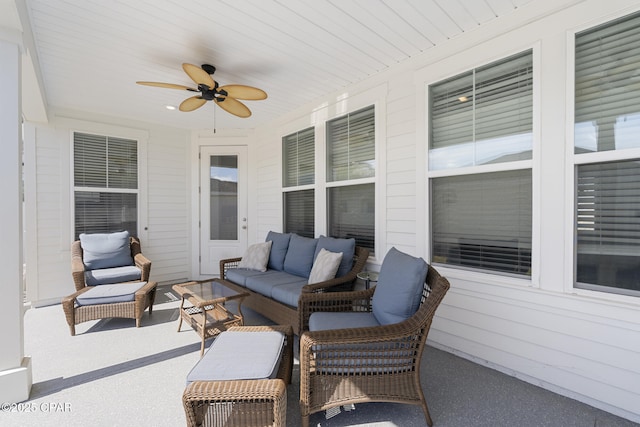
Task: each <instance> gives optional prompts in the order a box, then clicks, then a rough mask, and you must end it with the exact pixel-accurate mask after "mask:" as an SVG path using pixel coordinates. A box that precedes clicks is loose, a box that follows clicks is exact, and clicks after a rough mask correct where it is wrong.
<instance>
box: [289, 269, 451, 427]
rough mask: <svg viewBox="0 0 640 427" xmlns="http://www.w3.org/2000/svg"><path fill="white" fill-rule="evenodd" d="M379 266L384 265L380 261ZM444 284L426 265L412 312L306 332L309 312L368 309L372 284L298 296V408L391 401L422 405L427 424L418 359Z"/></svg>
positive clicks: (306, 421)
mask: <svg viewBox="0 0 640 427" xmlns="http://www.w3.org/2000/svg"><path fill="white" fill-rule="evenodd" d="M383 268H384V263H383ZM448 289H449V282H448V280H447V279H445V278H444V277H442V276H440V274H439V273H438V272H437V271H436V270H435V269H434V268H433V267H431V266H428V271H427V276H426V280H425V282H424V285H423V290H422V297H421V300H420V305H419V307H418V310H417V311H416V312H415V314H413V315H412V316H411V317H409V318H408V319H407V320H404V321H402V322H399V323H395V324H388V325H383V326H371V327H354V328H349V329H333V330H319V331H314V332H309V317H310V316H311V314H312V313H314V312H360V313H363V312H371V310H372V298H373V295H374V292H375V290H376V288H375V287H374V288H372V289H368V290H364V291H354V292H339V293H325V294H314V293H308V294H302V296H301V298H300V326H301V329H302V330H304V331H306V332H304V333H303V334H302V335H301V337H300V412H301V415H302V426H303V427H308V426H309V415H310V414H312V413H315V412H319V411H322V410H326V409H329V408H332V407H336V406H341V405H346V404H352V403H362V402H396V403H405V404H412V405H419V406H421V407H422V410H423V412H424V416H425V419H426V422H427V424H428V425H429V426H431V425H432V420H431V416H430V414H429V409H428V408H427V403H426V401H425V398H424V394H423V392H422V388H421V386H420V360H421V358H422V352H423V349H424V345H425V342H426V339H427V334H428V332H429V328H430V326H431V321H432V319H433V316H434V314H435V311H436V309H437V308H438V305H439V304H440V302H441V301H442V299H443V298H444V296H445V294H446V292H447V290H448Z"/></svg>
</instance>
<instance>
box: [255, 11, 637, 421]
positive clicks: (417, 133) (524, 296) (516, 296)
mask: <svg viewBox="0 0 640 427" xmlns="http://www.w3.org/2000/svg"><path fill="white" fill-rule="evenodd" d="M558 8H560V7H558ZM637 10H640V4H639V3H638V2H637V1H608V2H602V1H600V2H599V1H585V2H577V4H576V5H575V6H573V7H570V8H567V9H565V10H558V11H556V12H555V13H553V14H550V15H549V16H547V17H545V18H542V19H540V20H535V19H531V17H532V16H534V15H535V14H536V11H535V10H533V6H532V7H530V8H529V9H527V7H526V6H525V7H523V8H521V9H520V10H519V11H517V12H516V14H514V15H512V16H509V17H507V18H508V19H504V20H499V21H500V22H499V23H498V24H496V25H493V26H491V27H488V28H481V29H479V30H476V31H471V32H469V33H467V34H464V35H462V36H460V37H458V38H456V39H453V40H450V41H449V42H448V43H446V44H444V45H441V46H438V47H435V48H432V49H430V50H428V51H427V53H426V54H425V55H423V57H420V58H415V59H414V60H412V61H408V62H407V63H403V64H399V65H398V66H397V67H395V68H394V69H392V70H389V71H387V72H384V73H382V74H380V75H377V76H375V77H373V78H371V79H370V80H369V81H366V82H364V83H362V84H358V85H355V86H352V87H348V88H345V90H344V91H341V92H340V93H337V94H329V95H327V97H326V98H323V99H320V100H318V102H317V103H315V104H313V105H309V106H308V107H307V108H305V109H301V110H298V111H296V112H293V113H291V114H290V115H288V116H287V117H283V118H282V119H281V120H280V121H279V122H278V123H275V124H273V125H272V126H269V127H266V128H263V129H259V130H258V132H257V133H256V139H257V141H256V143H255V145H252V146H251V150H250V156H252V157H253V159H254V160H253V161H254V166H255V171H256V172H255V173H256V176H255V177H254V178H253V180H252V181H253V186H252V187H251V188H250V194H254V192H255V193H257V200H256V202H255V209H256V213H257V215H258V224H257V225H256V226H257V229H258V230H259V232H258V233H257V234H256V236H255V240H262V239H263V238H264V235H266V233H267V232H268V231H269V230H280V229H281V227H282V216H281V215H282V212H281V211H282V208H281V206H280V204H281V194H280V191H281V188H280V185H281V178H280V174H281V159H280V156H281V154H280V153H281V138H282V136H284V135H286V134H288V133H291V132H294V131H296V130H301V129H304V128H305V127H307V126H309V125H310V124H313V123H316V121H317V120H318V119H319V118H320V120H321V121H324V120H326V119H327V116H328V118H331V111H332V108H333V111H336V110H337V109H338V107H336V106H337V105H339V104H340V103H341V102H345V100H346V102H347V104H348V100H349V99H350V97H357V96H358V95H359V94H362V93H368V92H374V93H375V92H376V91H377V95H375V96H374V98H376V96H377V99H378V100H382V105H378V104H377V105H376V108H377V109H378V108H380V107H381V109H382V110H383V111H382V117H383V119H382V123H380V122H378V127H377V128H376V132H378V133H380V134H381V135H378V136H379V137H380V139H379V141H378V146H377V147H378V152H377V160H378V177H377V193H376V197H377V212H376V215H377V217H378V218H377V222H376V227H377V229H376V233H377V238H376V242H377V245H378V248H377V250H378V253H377V254H376V259H372V260H370V261H371V263H372V264H379V263H380V262H381V261H382V258H383V257H384V254H385V253H386V252H387V250H388V249H389V248H390V247H392V246H395V247H397V248H398V249H400V250H403V251H406V252H409V253H412V254H416V255H419V256H423V257H424V258H425V259H430V258H429V255H430V254H429V249H428V246H429V245H428V236H429V232H430V230H429V227H428V224H429V218H428V212H429V206H428V193H427V190H428V185H427V172H426V162H427V154H426V153H427V148H428V147H427V142H426V141H427V139H426V135H427V129H426V117H427V116H426V114H427V111H426V106H425V103H426V89H425V87H426V85H427V84H429V83H434V82H437V81H439V80H442V79H444V78H447V77H450V76H453V75H456V74H458V73H461V72H464V71H467V70H469V69H471V68H474V67H477V66H480V65H484V64H486V63H489V62H492V61H494V60H497V59H500V58H503V57H506V56H509V55H510V54H513V53H517V52H520V51H522V50H525V49H530V48H532V49H533V50H534V68H535V71H534V73H535V77H534V78H535V95H534V99H535V101H534V102H535V104H534V110H535V112H534V115H535V116H534V132H535V143H534V144H535V147H534V156H533V160H532V164H533V182H534V184H533V185H534V188H533V209H534V211H533V222H534V225H533V252H534V254H533V260H532V264H533V266H532V267H533V275H532V278H531V280H522V279H514V278H505V277H501V276H495V275H486V274H480V273H471V272H462V271H459V270H455V269H452V268H446V267H444V266H439V267H438V268H439V270H440V271H441V273H443V274H444V275H445V276H447V277H448V278H449V279H450V281H451V283H452V288H451V290H450V291H449V293H448V295H447V296H446V298H445V300H444V302H443V305H442V306H441V308H440V309H439V311H438V314H437V316H436V317H437V318H436V320H435V321H434V324H433V326H432V330H431V334H430V336H429V341H430V343H431V344H432V345H435V346H437V347H440V348H443V349H446V350H448V351H451V352H454V353H456V354H459V355H461V356H463V357H466V358H469V359H472V360H474V361H477V362H479V363H483V364H487V365H489V366H491V367H494V368H496V369H499V370H501V371H504V372H506V373H508V374H511V375H514V376H517V377H519V378H521V379H523V380H525V381H529V382H531V383H534V384H536V385H540V386H542V387H545V388H548V389H551V390H553V391H557V392H559V393H561V394H564V395H567V396H570V397H573V398H576V399H578V400H581V401H584V402H586V403H588V404H591V405H593V406H596V407H599V408H602V409H604V410H607V411H610V412H612V413H615V414H618V415H621V416H624V417H626V418H629V419H631V420H634V421H640V403H639V402H640V364H638V360H640V298H637V297H623V296H617V295H612V294H607V293H600V292H589V291H582V290H577V289H575V290H574V289H573V247H572V242H573V198H574V188H573V167H574V165H573V160H572V153H573V137H572V130H571V129H572V126H573V123H572V112H571V108H572V105H573V95H572V89H571V88H572V85H573V72H572V70H573V68H572V67H573V66H572V63H573V35H574V33H575V32H576V31H581V30H583V29H586V28H588V27H590V26H594V25H598V24H600V23H603V22H606V21H608V20H610V19H614V18H616V17H618V16H622V15H624V14H627V13H631V12H634V11H637ZM381 87H383V88H384V89H381ZM380 92H383V93H380ZM339 100H340V101H339ZM332 106H333V107H332ZM353 110H354V108H348V109H347V110H346V111H345V112H348V111H353ZM325 111H326V112H329V113H328V114H325V113H324V112H325ZM319 112H320V113H319ZM380 125H382V126H380ZM316 129H319V128H316ZM317 141H318V140H317ZM320 141H322V139H320ZM323 153H324V151H322V149H321V148H317V149H316V155H318V154H320V155H322V154H323ZM316 165H318V163H317V162H316ZM321 165H322V166H321V167H324V162H323V161H322V162H321ZM318 211H319V210H318V209H316V212H318ZM320 212H322V209H320ZM324 221H325V218H320V219H317V220H316V225H318V223H320V225H321V226H322V224H323V222H324ZM322 231H323V230H322V228H321V229H320V231H318V226H316V234H322ZM369 268H374V269H375V268H377V266H376V265H370V266H369Z"/></svg>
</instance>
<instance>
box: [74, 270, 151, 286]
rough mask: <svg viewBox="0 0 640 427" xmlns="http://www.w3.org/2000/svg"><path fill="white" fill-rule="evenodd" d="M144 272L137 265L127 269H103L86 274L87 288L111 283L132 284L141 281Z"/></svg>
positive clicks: (86, 272)
mask: <svg viewBox="0 0 640 427" xmlns="http://www.w3.org/2000/svg"><path fill="white" fill-rule="evenodd" d="M141 278H142V271H141V270H140V269H139V268H138V267H136V266H135V265H128V266H125V267H113V268H101V269H98V270H89V271H85V272H84V280H85V283H86V284H87V286H96V285H108V284H111V283H121V282H131V281H134V280H140V279H141Z"/></svg>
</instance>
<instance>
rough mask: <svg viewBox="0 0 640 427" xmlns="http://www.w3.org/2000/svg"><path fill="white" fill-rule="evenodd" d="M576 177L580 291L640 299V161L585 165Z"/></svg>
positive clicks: (578, 281)
mask: <svg viewBox="0 0 640 427" xmlns="http://www.w3.org/2000/svg"><path fill="white" fill-rule="evenodd" d="M576 175H577V176H576V182H577V185H576V187H577V188H576V207H577V211H576V237H577V239H576V242H577V248H576V249H577V256H576V264H577V265H576V281H577V283H578V284H577V286H578V287H581V288H590V289H600V290H602V289H603V287H605V288H610V289H612V290H614V291H615V292H619V293H629V294H636V295H640V160H638V159H635V160H626V161H616V162H605V163H595V164H585V165H579V166H578V167H577V174H576ZM590 285H595V286H590Z"/></svg>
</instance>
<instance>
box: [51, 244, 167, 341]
mask: <svg viewBox="0 0 640 427" xmlns="http://www.w3.org/2000/svg"><path fill="white" fill-rule="evenodd" d="M127 239H128V240H129V248H130V250H131V258H133V263H134V265H130V266H123V267H124V268H125V270H126V272H124V273H123V275H121V276H119V274H118V273H115V274H113V275H110V277H109V279H110V281H109V280H105V281H104V282H97V283H87V274H89V275H91V274H92V273H93V272H95V271H98V270H93V271H92V272H89V273H88V272H87V269H86V268H85V262H84V258H83V254H84V253H83V249H82V245H81V243H80V240H77V241H75V242H73V243H72V244H71V276H72V278H73V283H74V286H75V288H76V291H75V292H74V293H73V294H71V295H68V296H66V297H64V298H63V299H62V309H63V311H64V314H65V317H66V320H67V324H68V325H69V331H70V332H71V335H72V336H73V335H75V334H76V329H75V326H76V325H78V324H80V323H83V322H87V321H90V320H97V319H103V318H108V317H122V318H130V319H135V320H136V327H140V323H141V319H142V315H143V313H144V311H145V310H146V309H147V308H149V314H151V313H152V311H153V303H154V301H155V294H156V285H157V283H156V282H152V281H149V274H150V272H151V261H149V260H148V259H147V258H146V257H145V256H144V255H142V250H141V247H140V241H139V240H138V239H137V238H135V237H124V238H123V240H124V241H125V242H126V240H127ZM129 262H130V261H129ZM136 267H137V268H136ZM107 270H109V269H108V268H106V269H103V271H107ZM113 270H117V268H114V269H113ZM107 276H109V273H108V272H107ZM92 279H93V281H94V282H95V281H96V278H95V276H92ZM125 282H131V283H130V285H132V286H133V285H134V284H135V282H137V283H140V284H141V287H139V288H138V289H137V290H135V293H134V294H133V296H132V298H133V299H132V300H131V301H121V300H119V295H118V296H114V297H113V298H115V299H118V301H117V302H107V301H109V300H108V299H105V300H103V301H104V302H96V303H95V304H90V305H81V304H80V303H79V301H80V299H82V298H86V297H87V295H90V293H91V292H90V291H92V290H94V288H99V287H101V286H104V287H105V288H106V287H107V285H105V283H106V284H111V285H109V286H121V285H122V286H123V289H124V286H125V285H127V283H125ZM128 291H129V288H128V287H127V290H126V291H125V290H123V291H119V290H116V291H114V292H113V293H114V294H115V293H118V292H128ZM130 292H134V291H133V290H131V291H130Z"/></svg>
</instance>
